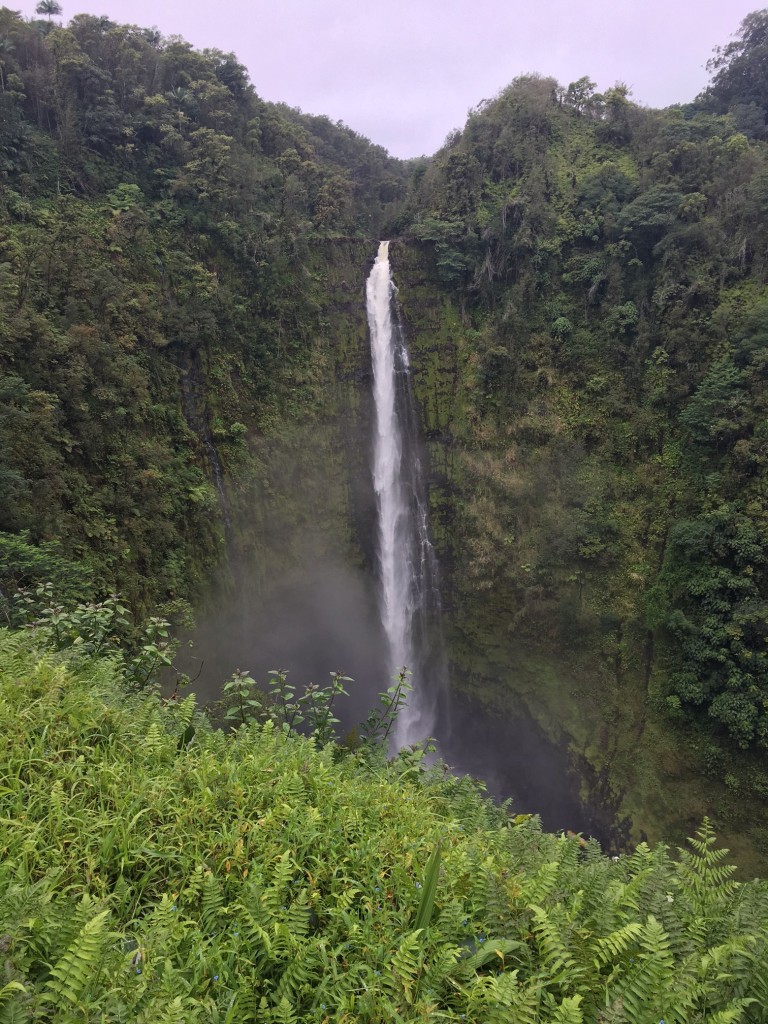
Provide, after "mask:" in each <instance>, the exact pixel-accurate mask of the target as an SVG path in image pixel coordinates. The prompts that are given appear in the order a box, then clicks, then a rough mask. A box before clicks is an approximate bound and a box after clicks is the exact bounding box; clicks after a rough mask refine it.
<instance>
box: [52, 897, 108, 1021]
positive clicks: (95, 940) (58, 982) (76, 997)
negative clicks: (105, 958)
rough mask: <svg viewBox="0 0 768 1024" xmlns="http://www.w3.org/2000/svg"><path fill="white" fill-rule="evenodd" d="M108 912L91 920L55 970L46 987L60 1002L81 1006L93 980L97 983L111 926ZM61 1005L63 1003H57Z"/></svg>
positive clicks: (56, 965)
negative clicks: (95, 976)
mask: <svg viewBox="0 0 768 1024" xmlns="http://www.w3.org/2000/svg"><path fill="white" fill-rule="evenodd" d="M108 917H109V911H108V910H102V911H101V913H100V914H97V915H96V916H95V917H93V918H91V920H90V921H88V922H87V923H86V924H85V925H84V927H83V928H82V929H81V930H80V932H79V934H78V936H77V938H76V939H75V941H74V942H73V943H72V944H71V945H70V946H69V948H68V949H67V951H66V952H65V953H64V955H63V956H62V957H61V958H60V959H59V961H58V962H57V963H56V964H55V966H54V967H52V968H51V977H50V978H49V979H48V981H47V982H46V988H47V989H48V990H49V991H50V992H51V993H52V994H53V995H54V996H56V997H58V998H59V999H66V1000H67V1001H68V1002H69V1003H72V1005H73V1006H77V1005H79V1003H80V1000H81V998H82V996H83V993H84V992H85V990H86V988H87V986H88V983H89V981H93V980H94V975H95V974H96V973H97V970H98V966H99V961H100V960H101V955H102V950H103V947H104V943H105V939H107V938H108V937H109V936H108V933H107V934H106V935H105V930H106V927H107V919H108ZM56 1005H57V1006H58V1005H60V1004H58V1003H57V1004H56Z"/></svg>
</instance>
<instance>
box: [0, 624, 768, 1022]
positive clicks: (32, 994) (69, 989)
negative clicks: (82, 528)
mask: <svg viewBox="0 0 768 1024" xmlns="http://www.w3.org/2000/svg"><path fill="white" fill-rule="evenodd" d="M0 666H2V668H0V736H2V741H0V744H1V745H0V850H2V853H3V860H2V866H1V867H0V920H2V922H3V925H2V932H3V935H2V948H3V954H4V961H5V978H6V980H7V981H8V983H9V984H10V986H11V987H10V988H6V989H5V990H2V991H1V992H0V1020H14V1021H22V1020H53V1019H55V1020H57V1021H94V1020H100V1021H129V1020H130V1021H147V1022H149V1021H152V1022H156V1021H182V1020H183V1021H194V1020H205V1021H255V1020H259V1021H298V1020H302V1021H304V1020H307V1021H313V1020H314V1021H348V1022H352V1021H393V1020H403V1021H419V1020H472V1021H483V1022H490V1021H502V1020H503V1021H508V1020H510V1019H514V1020H520V1021H562V1022H565V1021H572V1022H574V1024H578V1022H579V1021H582V1020H584V1021H588V1020H596V1019H598V1017H597V1015H598V1012H599V1008H601V1007H602V1010H601V1011H600V1012H601V1013H602V1014H603V1015H602V1017H601V1018H600V1019H603V1020H608V1019H610V1020H613V1021H629V1022H632V1021H638V1022H639V1021H646V1020H659V1019H662V1018H664V1019H666V1020H672V1021H695V1020H700V1019H703V1017H702V1014H703V1013H706V1015H707V1016H706V1019H707V1020H709V1021H714V1020H720V1021H726V1020H728V1021H737V1020H745V1021H755V1022H757V1021H763V1020H766V1019H768V1018H766V1015H765V1011H764V1010H763V1009H762V1008H761V1007H762V1006H765V1005H767V1004H768V975H767V974H766V968H765V962H766V957H765V952H766V937H765V936H766V931H765V927H766V924H767V923H768V890H766V886H765V884H764V883H751V884H744V885H740V884H734V883H732V882H729V880H728V878H729V874H730V872H729V870H727V869H724V868H723V867H722V864H721V863H720V859H721V856H722V855H721V854H717V853H715V852H714V851H713V849H712V846H711V842H712V841H711V840H710V841H706V842H704V843H701V844H699V849H698V853H696V854H694V855H691V854H688V855H685V856H684V857H683V860H682V861H681V862H680V863H674V862H672V861H670V859H669V856H668V854H667V852H666V850H665V849H664V848H663V847H659V848H658V849H657V850H656V851H655V852H653V853H652V852H651V851H649V850H648V848H647V847H645V846H642V847H640V848H638V850H637V852H636V853H635V854H634V855H633V856H632V857H631V858H622V859H620V860H618V861H612V860H610V859H609V858H606V857H603V856H602V855H601V854H600V853H599V850H598V849H597V848H596V846H595V845H594V844H589V845H588V846H587V847H586V849H582V848H581V847H580V845H579V843H578V841H577V840H576V839H573V838H567V837H565V836H559V837H558V836H554V835H547V834H542V832H541V831H540V829H539V827H538V825H537V823H536V820H535V819H525V820H515V819H511V818H509V817H507V816H506V815H505V814H504V813H503V812H499V811H497V810H495V809H493V808H492V807H491V806H490V805H487V804H484V803H483V802H482V801H481V800H480V799H478V797H477V795H476V793H475V791H474V789H473V787H472V786H470V785H469V784H467V783H466V782H457V781H456V780H452V779H444V778H443V777H442V774H441V773H440V771H439V770H438V771H437V773H430V772H427V773H424V772H423V770H422V767H421V765H420V763H419V761H418V758H414V756H413V755H403V756H402V757H401V758H400V759H398V760H397V761H395V762H393V763H390V764H386V763H385V762H384V761H383V760H382V759H380V758H378V757H377V756H375V755H372V756H371V757H369V758H366V757H365V756H364V755H363V754H362V753H358V754H354V755H352V754H347V755H345V756H340V751H339V750H338V748H335V747H333V746H329V747H327V748H325V749H322V750H318V749H316V748H315V747H314V746H313V744H312V743H310V742H309V741H307V740H305V739H302V738H299V737H295V736H286V735H284V734H282V733H281V732H279V731H276V730H274V729H273V728H271V727H269V726H266V727H259V726H255V725H254V726H252V727H250V728H244V729H241V730H240V731H239V732H237V733H236V734H234V735H229V736H227V735H225V734H223V733H221V732H212V731H211V730H210V729H209V728H208V727H207V725H206V724H205V722H204V720H203V719H201V718H200V716H199V715H196V713H195V711H194V701H193V699H192V698H187V699H186V700H184V701H182V702H180V703H171V704H162V703H161V702H159V701H157V700H156V699H155V698H154V697H151V696H150V697H147V696H136V695H134V696H126V694H125V693H124V692H123V691H122V690H121V688H120V686H119V685H118V683H117V682H116V679H115V676H116V667H115V666H113V665H110V664H109V663H90V662H81V663H78V662H77V661H76V660H72V659H71V658H70V659H69V660H63V659H62V656H61V655H51V654H49V653H46V652H45V651H44V650H43V649H42V647H41V646H40V641H39V639H37V640H35V639H31V638H30V637H29V636H26V635H22V634H8V633H3V634H0ZM190 724H192V725H193V726H194V727H195V728H196V732H195V735H194V738H193V739H192V741H191V742H189V743H187V744H185V742H183V740H188V739H189V733H186V732H185V730H186V729H187V728H188V726H189V725H190ZM438 842H439V843H440V844H441V850H442V866H441V870H440V875H439V880H438V883H437V892H436V902H435V911H434V914H432V916H431V920H430V924H429V926H428V927H426V928H423V929H419V928H417V927H416V920H417V917H418V914H419V912H420V911H422V912H423V911H425V910H427V911H428V910H429V905H430V904H429V900H428V899H427V900H425V898H424V892H425V889H428V888H429V877H428V875H429V872H428V871H427V870H426V866H427V863H428V861H429V858H430V856H431V855H432V853H433V851H434V850H435V847H436V845H437V844H438ZM747 935H751V936H752V937H751V938H747ZM751 997H754V999H756V1000H757V1002H753V1003H749V1002H744V1000H748V999H749V998H751ZM726 1008H728V1010H727V1014H726V1015H723V1016H718V1015H717V1011H719V1010H726Z"/></svg>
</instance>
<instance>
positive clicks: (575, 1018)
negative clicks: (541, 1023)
mask: <svg viewBox="0 0 768 1024" xmlns="http://www.w3.org/2000/svg"><path fill="white" fill-rule="evenodd" d="M580 1004H581V996H578V995H577V996H570V997H567V998H565V999H564V1000H563V1001H562V1003H560V1005H559V1006H558V1007H557V1009H556V1010H555V1013H554V1016H553V1017H552V1018H551V1021H552V1024H583V1022H584V1017H583V1016H582V1013H581V1010H580V1009H579V1006H580Z"/></svg>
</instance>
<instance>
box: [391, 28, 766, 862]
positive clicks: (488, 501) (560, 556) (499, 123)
mask: <svg viewBox="0 0 768 1024" xmlns="http://www.w3.org/2000/svg"><path fill="white" fill-rule="evenodd" d="M766 20H768V19H766V18H765V16H764V17H763V21H766ZM711 105H712V97H711V96H708V97H704V98H703V99H702V100H701V101H700V102H699V103H698V104H692V105H690V106H689V107H685V108H672V109H670V110H667V111H661V112H657V111H649V110H642V109H639V108H637V107H635V106H634V105H633V104H632V103H631V102H630V100H629V98H628V96H627V92H626V90H625V89H623V88H622V87H616V88H615V89H613V90H610V91H609V92H608V93H606V94H605V95H604V96H598V95H596V94H595V93H594V87H593V85H592V83H590V82H589V81H588V80H583V81H581V82H579V83H574V84H573V85H572V86H569V87H568V89H567V90H565V89H562V88H560V87H559V86H558V85H557V83H556V82H554V81H553V80H551V79H543V78H538V77H536V76H532V77H528V78H523V79H519V80H517V81H516V82H514V83H513V84H512V85H511V86H510V87H509V88H508V89H506V90H505V91H504V92H503V93H502V94H501V95H500V96H499V97H497V98H496V99H495V100H493V101H491V102H489V103H487V104H485V105H484V106H483V108H482V109H479V110H477V111H475V112H473V113H472V114H471V116H470V118H469V120H468V122H467V125H466V127H465V128H464V130H463V132H461V133H456V135H455V137H453V138H452V139H451V140H449V142H448V144H447V145H446V146H445V148H444V149H443V150H441V152H440V153H438V154H437V155H436V156H435V158H434V160H433V161H432V162H431V163H430V165H429V166H428V167H427V168H425V169H422V173H421V174H420V175H419V176H418V177H417V178H416V179H415V181H414V184H413V187H412V192H411V197H410V203H409V214H408V216H407V217H404V218H401V221H400V230H401V235H402V241H401V243H400V244H399V245H398V246H395V247H393V261H394V263H395V273H396V276H397V279H398V283H399V285H400V300H401V302H402V305H403V308H404V312H405V316H406V319H407V321H408V323H409V324H410V327H411V331H412V335H413V345H414V348H415V350H416V351H417V352H418V353H419V354H418V356H416V357H415V358H414V364H415V366H416V370H415V374H416V386H417V391H418V392H419V395H420V398H421V403H422V408H423V410H424V418H425V423H426V429H427V432H428V436H429V437H430V438H431V452H432V465H433V470H434V511H435V517H436V522H437V524H438V525H437V526H436V534H437V537H438V540H439V542H440V545H441V548H442V554H443V558H444V561H445V563H446V564H448V565H450V567H451V590H450V600H451V609H452V627H451V628H452V635H451V651H452V656H453V658H454V662H455V664H456V668H457V671H456V678H457V679H460V680H462V682H461V686H462V687H468V688H470V689H475V690H477V691H478V692H480V693H482V694H483V695H484V697H485V699H486V700H488V701H491V702H492V703H494V704H495V705H496V706H499V707H502V708H503V707H504V706H505V705H506V706H507V707H509V708H510V709H511V708H513V707H514V705H515V703H516V702H517V701H519V699H521V698H522V699H523V700H525V701H526V703H527V704H528V706H529V707H530V708H531V709H532V710H533V711H534V713H535V714H536V716H537V717H538V718H539V720H540V721H541V722H542V723H543V724H544V725H545V726H546V727H547V728H548V729H549V730H550V732H551V733H552V734H553V735H555V736H557V735H562V731H563V730H564V731H565V733H566V735H567V736H568V737H569V738H570V740H571V741H572V744H573V752H574V756H575V760H576V764H577V767H578V768H579V770H580V771H582V772H583V775H584V779H585V784H586V786H587V788H588V789H589V791H590V796H591V799H592V800H595V801H598V802H600V803H602V804H604V805H606V804H607V805H609V806H612V807H614V809H616V810H618V811H619V813H620V815H624V814H629V815H630V816H631V817H632V818H633V819H634V825H635V835H637V830H638V828H640V829H645V830H647V831H648V832H649V833H650V834H653V835H658V834H664V833H667V834H669V832H670V830H672V831H674V830H675V829H677V828H680V827H681V818H685V817H687V816H688V815H690V816H691V818H690V819H689V823H690V820H695V819H696V817H697V816H698V815H700V814H701V813H703V812H704V811H705V810H709V811H710V812H712V811H714V812H715V813H716V815H717V816H718V817H719V820H720V824H721V826H722V827H724V828H727V829H728V830H729V831H731V833H732V836H733V838H734V840H735V841H736V842H737V843H738V842H740V839H739V836H740V835H743V834H744V833H750V835H751V840H750V842H751V843H754V845H755V847H756V848H757V849H758V850H761V851H763V852H764V851H765V839H764V837H765V824H764V822H765V817H764V814H765V811H764V806H765V804H764V801H765V798H766V796H768V775H767V774H766V771H765V749H766V746H767V745H768V732H767V731H766V730H767V729H768V717H766V716H767V715H768V683H767V681H766V680H767V678H768V677H767V676H766V668H768V663H766V656H767V655H766V648H765V637H766V629H767V627H768V620H767V618H766V613H768V604H767V603H766V597H767V596H768V575H767V573H766V555H768V549H766V530H765V523H766V514H767V513H768V506H767V505H766V497H765V495H766V483H767V480H768V478H767V477H766V458H765V451H764V449H765V436H764V435H765V403H766V400H767V399H768V391H767V390H766V383H765V329H764V324H765V318H766V312H767V311H768V290H767V289H766V269H767V268H766V260H765V253H766V245H767V243H768V237H766V227H765V225H766V217H765V212H766V208H765V203H766V195H767V193H766V191H765V188H766V182H767V181H768V149H767V148H766V145H765V143H764V142H763V141H762V134H764V133H762V132H758V131H757V130H755V132H753V133H752V134H753V136H754V135H755V134H756V135H759V136H760V137H751V138H750V137H748V136H747V135H745V134H744V132H743V131H739V130H738V126H737V118H736V116H735V115H734V114H729V115H719V114H713V113H711V112H710V111H709V109H708V108H709V107H710V106H711ZM500 681H501V682H500ZM505 694H506V696H505Z"/></svg>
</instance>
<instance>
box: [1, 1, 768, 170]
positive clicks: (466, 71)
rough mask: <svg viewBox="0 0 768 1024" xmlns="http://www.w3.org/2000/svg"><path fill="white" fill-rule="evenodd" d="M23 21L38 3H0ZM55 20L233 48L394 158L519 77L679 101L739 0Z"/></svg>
mask: <svg viewBox="0 0 768 1024" xmlns="http://www.w3.org/2000/svg"><path fill="white" fill-rule="evenodd" d="M0 2H3V3H5V4H6V5H7V6H9V7H11V8H13V9H14V10H21V13H22V14H23V15H24V16H25V17H29V16H31V15H32V14H33V12H34V8H35V2H34V0H27V2H24V3H21V4H18V3H13V0H0ZM60 2H61V3H62V7H63V9H64V19H65V20H67V19H69V18H71V17H72V16H73V15H75V14H80V13H88V14H99V15H101V14H105V15H107V16H108V17H110V18H112V19H113V20H114V21H119V22H130V23H132V24H138V25H141V26H156V27H157V28H158V29H159V30H160V31H161V32H162V33H163V35H172V34H177V35H181V36H183V37H184V38H185V39H187V40H189V42H190V43H192V44H193V45H194V46H196V47H199V48H201V49H202V48H204V47H216V48H218V49H220V50H225V51H229V50H232V51H234V52H235V53H236V54H237V56H238V59H239V60H240V62H241V63H242V64H244V65H245V66H246V67H247V68H248V70H249V72H250V76H251V80H252V81H253V84H254V86H255V87H256V91H257V92H258V93H259V95H260V96H262V97H263V98H264V99H267V100H282V101H283V102H285V103H289V104H290V105H291V106H296V107H301V109H302V110H304V111H305V112H307V113H311V114H327V115H328V117H330V118H332V119H333V120H334V121H344V122H345V124H348V125H349V126H350V127H351V128H354V129H355V131H357V132H360V133H361V134H363V135H366V136H367V137H368V138H370V139H372V140H373V141H374V142H377V143H379V144H380V145H382V146H385V147H386V148H387V149H388V150H389V151H390V152H391V153H392V154H394V155H395V156H400V157H412V156H419V155H421V154H423V153H426V154H430V153H433V152H434V151H435V150H436V149H438V148H439V146H440V145H441V144H442V142H443V140H444V139H445V136H446V135H447V134H448V132H450V131H451V130H452V129H454V128H461V127H462V126H463V124H464V121H465V119H466V115H467V111H468V110H469V109H470V108H471V107H474V106H475V105H476V104H477V103H479V102H480V101H481V100H483V99H486V98H490V97H491V96H494V95H495V94H496V93H497V92H498V91H499V90H500V89H502V88H503V87H504V86H505V85H507V84H508V83H509V82H511V81H512V79H513V78H515V77H516V76H517V75H521V74H526V73H528V72H532V71H538V72H540V73H541V74H545V75H552V76H554V77H555V78H557V79H558V81H559V82H561V83H562V84H564V85H567V84H568V83H569V82H572V81H575V80H576V79H577V78H580V77H581V76H582V75H588V76H589V77H590V78H592V79H594V81H595V82H596V83H597V86H598V89H600V90H602V89H606V88H608V87H609V86H611V85H613V84H614V83H615V82H617V81H623V82H626V83H627V85H629V86H630V88H631V90H632V95H633V98H634V99H635V101H636V102H637V103H642V104H644V105H647V106H653V107H660V106H667V105H669V104H671V103H678V102H686V101H688V100H691V99H693V97H694V96H695V95H696V94H697V93H698V92H699V91H700V90H701V89H702V88H703V87H704V86H705V85H706V83H707V73H706V70H705V68H704V65H705V64H706V62H707V60H708V58H709V57H710V56H711V54H712V50H713V48H714V47H715V46H717V45H724V44H725V43H727V42H728V41H729V40H730V39H731V38H732V36H733V35H734V33H735V32H736V31H737V30H738V27H739V23H740V21H741V19H742V18H743V17H744V16H745V15H746V14H748V13H749V11H751V10H756V9H758V8H759V7H760V6H761V4H760V3H758V2H754V0H753V2H748V0H387V2H386V3H385V2H382V0H379V2H377V3H372V2H370V0H208V2H202V0H185V2H182V0H155V2H152V0H78V2H77V3H76V4H74V3H73V4H70V3H69V2H67V0H60Z"/></svg>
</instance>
